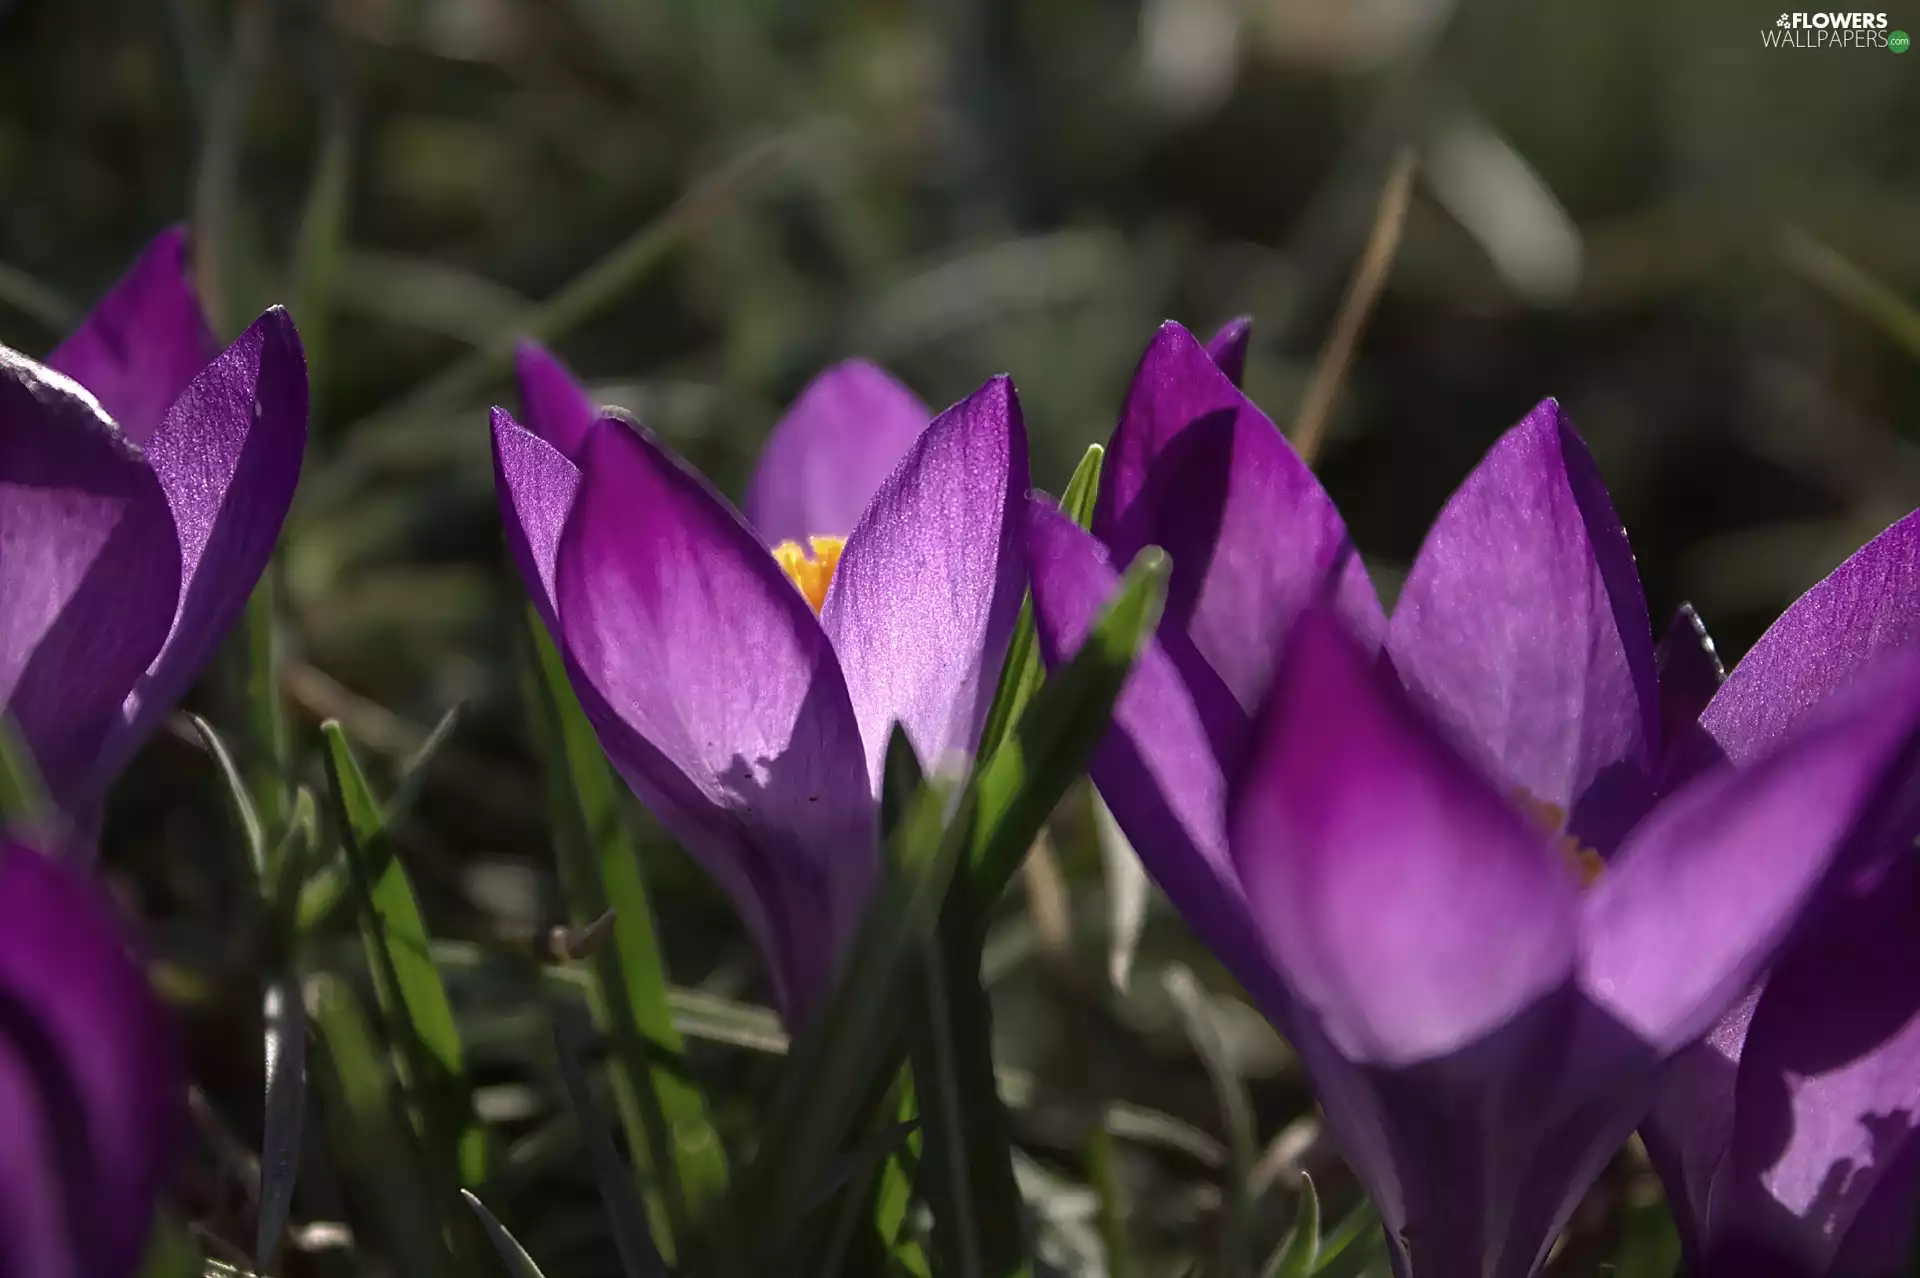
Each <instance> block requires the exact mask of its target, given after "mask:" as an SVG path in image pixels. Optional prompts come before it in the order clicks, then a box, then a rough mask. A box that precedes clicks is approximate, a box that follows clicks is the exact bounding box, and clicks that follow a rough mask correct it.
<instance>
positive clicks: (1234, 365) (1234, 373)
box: [1207, 315, 1253, 386]
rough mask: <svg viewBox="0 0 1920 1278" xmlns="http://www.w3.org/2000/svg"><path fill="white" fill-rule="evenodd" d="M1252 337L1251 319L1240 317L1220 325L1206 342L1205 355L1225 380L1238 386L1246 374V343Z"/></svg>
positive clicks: (1250, 317) (1249, 316)
mask: <svg viewBox="0 0 1920 1278" xmlns="http://www.w3.org/2000/svg"><path fill="white" fill-rule="evenodd" d="M1252 337H1253V317H1252V316H1251V315H1242V316H1239V317H1238V318H1236V319H1230V320H1228V321H1227V322H1226V323H1225V324H1223V325H1221V327H1220V331H1219V332H1217V333H1215V334H1214V335H1213V336H1212V338H1210V339H1209V340H1208V342H1207V354H1208V355H1210V356H1211V357H1212V358H1213V362H1214V363H1215V364H1217V365H1219V366H1220V371H1221V372H1222V373H1225V374H1226V376H1227V380H1228V381H1230V382H1232V383H1233V384H1234V385H1235V386H1238V385H1239V384H1240V383H1241V382H1242V381H1243V380H1244V379H1245V378H1246V373H1247V342H1248V341H1249V340H1251V338H1252Z"/></svg>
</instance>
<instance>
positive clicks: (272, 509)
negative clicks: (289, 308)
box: [93, 306, 307, 787]
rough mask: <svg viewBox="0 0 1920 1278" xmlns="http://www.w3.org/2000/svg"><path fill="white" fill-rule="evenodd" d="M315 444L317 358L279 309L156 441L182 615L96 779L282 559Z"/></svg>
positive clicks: (185, 400)
mask: <svg viewBox="0 0 1920 1278" xmlns="http://www.w3.org/2000/svg"><path fill="white" fill-rule="evenodd" d="M306 448H307V357H306V354H305V352H304V351H302V350H301V348H300V334H299V333H298V332H296V331H295V329H294V327H293V321H292V320H291V319H289V318H288V317H287V313H286V311H284V310H282V309H281V308H280V307H277V306H276V307H274V308H272V309H271V310H269V311H267V312H266V313H265V314H264V315H262V316H261V317H260V318H259V319H257V320H255V321H254V322H253V325H252V327H250V328H248V329H247V331H246V332H244V333H242V334H241V335H240V337H239V339H238V340H237V341H235V342H234V344H233V345H231V346H229V347H228V348H227V349H226V350H225V351H223V352H222V353H221V354H220V356H219V357H218V358H217V359H215V360H214V361H213V362H212V363H211V364H209V365H207V366H206V367H205V368H204V369H202V370H201V371H200V373H199V375H198V376H196V377H195V378H194V379H193V381H192V383H191V384H189V385H188V387H187V389H186V390H185V391H184V392H182V393H181V395H180V397H179V398H178V399H177V400H175V401H174V404H173V407H172V408H170V409H168V410H167V415H166V419H165V420H164V421H162V422H161V424H160V429H159V430H157V431H155V432H154V434H153V438H151V439H149V440H148V441H147V444H146V455H147V464H148V465H150V466H151V467H153V473H154V475H155V476H156V477H157V478H158V479H159V480H160V487H161V488H162V489H164V490H165V492H166V494H167V503H168V505H169V506H170V507H171V508H172V510H173V521H174V525H175V527H176V528H177V529H178V531H179V537H180V608H179V611H178V612H177V613H176V614H175V616H174V620H173V628H172V630H171V632H170V633H169V634H168V636H167V641H166V644H165V645H164V646H163V647H162V648H161V649H160V653H159V655H158V656H156V657H155V658H154V660H153V664H152V665H150V666H149V667H148V668H147V673H146V675H145V677H143V678H142V679H141V680H140V682H139V683H138V684H137V685H136V686H135V687H134V689H133V691H132V693H131V694H129V695H128V697H127V701H126V705H125V707H124V708H123V710H122V713H121V718H122V721H123V722H122V725H121V727H120V728H119V729H118V730H117V731H115V732H114V734H113V736H112V737H111V738H110V739H109V741H108V742H107V744H106V746H105V748H104V750H103V752H102V756H101V758H100V760H99V762H98V763H97V764H96V766H95V768H94V772H93V784H94V785H95V786H97V787H104V786H105V785H106V784H107V783H108V782H110V781H112V779H113V778H114V776H115V775H116V774H117V773H118V772H119V770H120V769H121V768H122V767H124V766H125V765H126V762H127V760H128V759H129V758H131V757H132V755H133V752H134V751H135V750H137V749H138V748H139V746H140V743H141V742H142V741H144V740H146V738H147V736H148V735H149V734H150V733H151V732H152V731H153V729H154V728H155V727H157V726H158V725H159V723H160V720H161V719H162V718H163V717H164V716H165V715H166V714H167V712H168V711H169V710H171V709H172V708H173V705H174V703H175V702H176V701H178V700H179V699H180V698H181V697H182V696H184V695H185V694H186V692H187V689H188V688H189V687H191V686H192V684H193V681H194V680H195V679H197V678H199V677H200V672H201V670H203V669H204V668H205V667H206V664H207V663H208V662H209V661H211V660H212V659H213V654H214V651H215V650H216V649H217V648H218V647H219V646H220V641H221V640H222V639H223V638H225V636H226V633H227V631H228V630H229V629H230V628H231V627H232V626H233V623H234V622H235V621H237V620H238V619H239V617H240V614H241V613H242V612H243V611H244V610H245V609H246V606H247V599H248V598H249V597H250V596H251V595H252V594H253V588H254V586H255V585H256V584H257V583H258V582H259V580H260V574H261V573H263V572H265V571H266V567H267V563H268V561H269V560H271V559H272V558H273V547H274V543H275V542H277V541H278V540H279V539H280V526H281V524H283V523H285V522H286V518H287V509H288V507H290V506H291V505H292V504H293V490H294V485H295V484H297V483H298V482H299V479H300V462H301V459H302V457H304V456H305V454H306Z"/></svg>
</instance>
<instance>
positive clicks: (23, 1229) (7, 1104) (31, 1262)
mask: <svg viewBox="0 0 1920 1278" xmlns="http://www.w3.org/2000/svg"><path fill="white" fill-rule="evenodd" d="M181 1082H182V1080H181V1077H180V1072H179V1068H178V1057H177V1053H176V1051H175V1045H174V1041H173V1035H172V1031H171V1028H170V1026H169V1025H168V1024H167V1021H166V1019H165V1017H164V1016H163V1014H162V1012H161V1009H160V1006H159V1003H158V1001H157V1000H156V999H155V998H154V997H153V994H152V991H151V990H150V988H149V987H148V984H147V980H146V974H145V973H144V972H143V971H142V970H141V967H140V965H139V964H137V963H136V962H134V961H133V959H132V958H131V956H129V954H128V953H127V950H126V943H125V941H124V940H123V939H122V938H121V935H120V931H119V928H118V926H117V923H116V920H115V918H114V914H113V911H112V909H111V908H110V906H109V904H108V902H107V901H106V900H105V899H104V898H103V897H102V896H101V894H100V893H99V891H98V889H97V888H95V887H94V885H93V884H91V883H90V882H88V881H86V880H85V879H84V878H83V877H82V876H80V875H79V874H77V873H75V872H74V871H72V870H71V869H69V868H68V867H66V866H63V865H61V864H59V863H57V862H55V861H53V860H50V859H49V858H47V857H44V856H42V855H40V854H39V853H38V852H36V851H34V850H32V849H31V848H28V847H25V846H23V845H21V844H19V843H17V842H13V841H11V840H7V841H0V1203H4V1204H5V1207H6V1210H5V1215H6V1222H7V1228H6V1229H5V1230H3V1231H0V1273H7V1274H19V1275H28V1274H31V1275H34V1276H35V1278H125V1276H126V1275H131V1274H133V1273H134V1272H135V1271H136V1270H137V1268H138V1266H139V1261H140V1255H141V1248H142V1245H143V1243H144V1240H145V1237H146V1232H147V1226H148V1223H149V1222H150V1221H151V1220H152V1218H153V1212H154V1206H155V1197H156V1195H157V1193H158V1191H159V1188H160V1183H161V1178H162V1176H163V1174H164V1172H165V1171H166V1168H167V1164H168V1163H169V1162H170V1161H171V1159H172V1156H173V1155H174V1153H175V1152H176V1148H177V1142H178V1139H179V1137H180V1135H181V1134H182V1124H181V1123H180V1121H179V1119H180V1105H179V1101H178V1097H179V1096H180V1095H182V1094H183V1093H182V1092H181V1090H180V1088H181Z"/></svg>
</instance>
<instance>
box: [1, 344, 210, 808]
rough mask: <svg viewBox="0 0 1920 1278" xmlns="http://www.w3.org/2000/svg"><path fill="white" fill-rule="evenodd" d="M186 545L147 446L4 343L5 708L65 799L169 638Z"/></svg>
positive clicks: (57, 793) (68, 800) (67, 384)
mask: <svg viewBox="0 0 1920 1278" xmlns="http://www.w3.org/2000/svg"><path fill="white" fill-rule="evenodd" d="M179 587H180V548H179V541H178V539H177V538H176V537H175V535H174V529H173V518H172V516H171V515H170V514H169V513H168V511H167V499H166V494H165V493H164V492H162V491H161V488H160V485H159V484H158V483H157V482H156V481H155V480H154V476H153V472H152V471H151V470H150V469H148V467H147V464H146V462H145V461H143V460H142V459H141V457H140V454H139V450H138V449H136V448H134V447H133V446H132V445H131V444H129V443H128V442H127V441H126V440H125V439H124V438H122V437H121V436H120V434H119V432H118V431H116V430H115V429H114V426H113V423H112V422H110V421H109V420H107V418H106V416H105V415H104V414H103V413H102V412H101V411H100V408H99V405H98V404H96V403H95V402H94V401H93V400H92V399H91V398H90V397H89V396H88V395H87V394H86V392H85V391H83V390H82V389H81V388H80V387H79V386H78V385H76V384H75V383H73V382H71V381H69V380H68V379H67V378H65V377H62V376H61V375H59V374H57V373H53V372H50V371H48V370H47V369H45V368H43V367H41V366H40V365H38V364H35V363H34V362H33V361H32V360H29V359H26V358H25V357H23V356H20V355H17V354H15V353H14V352H12V351H10V350H7V349H6V348H4V347H0V599H4V600H5V601H6V606H5V608H4V609H0V707H4V709H5V710H6V712H7V713H9V714H11V715H12V716H13V717H14V719H15V720H16V721H17V722H18V724H19V728H20V731H21V733H22V734H23V736H24V738H25V741H26V744H27V746H28V748H29V749H30V750H31V751H32V752H33V755H34V758H35V760H36V762H37V763H38V764H39V767H40V770H41V772H42V773H43V774H44V776H45V778H46V781H47V783H48V785H49V786H50V787H51V789H52V790H53V792H54V794H55V796H56V797H57V798H59V799H60V800H61V801H62V802H63V803H71V802H72V801H73V799H74V792H75V790H76V788H77V787H78V785H79V782H80V779H81V776H82V774H83V773H84V772H85V770H86V768H87V767H88V766H89V765H90V764H91V763H92V761H93V757H94V754H95V752H96V751H97V750H98V748H99V744H100V741H101V739H102V737H103V735H104V734H105V733H106V732H107V731H108V729H109V728H110V727H111V726H112V725H113V724H114V723H116V722H117V721H118V718H119V714H120V705H121V702H122V701H123V700H125V698H126V696H127V693H128V691H129V690H130V689H131V688H132V687H133V686H134V684H135V682H136V681H137V680H138V679H139V678H140V676H141V672H143V671H144V670H145V669H146V668H147V665H148V663H149V662H151V661H152V660H153V656H154V654H155V653H156V652H158V651H159V650H160V645H161V643H162V642H164V641H165V639H166V636H167V627H168V625H169V623H170V622H171V621H172V619H173V612H174V603H175V599H176V598H177V595H178V592H179Z"/></svg>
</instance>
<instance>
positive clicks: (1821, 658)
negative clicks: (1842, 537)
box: [1701, 510, 1920, 763]
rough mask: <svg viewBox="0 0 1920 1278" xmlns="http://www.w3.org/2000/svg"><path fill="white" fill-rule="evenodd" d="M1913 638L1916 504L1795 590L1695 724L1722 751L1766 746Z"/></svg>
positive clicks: (1738, 756) (1736, 754)
mask: <svg viewBox="0 0 1920 1278" xmlns="http://www.w3.org/2000/svg"><path fill="white" fill-rule="evenodd" d="M1916 645H1920V510H1917V511H1915V512H1913V513H1912V514H1910V515H1908V516H1907V517H1906V518H1905V519H1902V520H1901V521H1900V522H1898V523H1896V524H1894V525H1893V526H1892V527H1891V528H1889V529H1887V530H1886V531H1885V532H1883V533H1881V534H1880V535H1879V536H1878V537H1875V538H1874V539H1873V540H1872V541H1870V542H1868V543H1867V544H1866V545H1864V546H1862V547H1861V548H1860V549H1859V550H1858V551H1856V552H1854V554H1853V556H1852V557H1851V558H1850V559H1848V560H1847V561H1846V562H1845V563H1843V564H1841V565H1840V566H1839V567H1838V568H1836V569H1834V570H1833V572H1832V574H1831V575H1829V576H1828V577H1827V578H1826V580H1824V581H1822V582H1821V583H1820V584H1819V585H1817V586H1815V587H1814V588H1813V589H1811V590H1809V591H1807V593H1806V594H1804V595H1802V596H1800V598H1799V599H1798V600H1796V601H1795V602H1794V604H1793V606H1792V607H1790V608H1788V609H1787V610H1786V611H1785V612H1784V613H1782V614H1781V615H1780V619H1779V620H1778V621H1776V622H1774V623H1773V625H1772V626H1771V627H1770V628H1769V629H1768V630H1767V633H1766V634H1764V635H1762V636H1760V642H1758V643H1756V644H1755V645H1754V646H1753V647H1752V648H1751V649H1749V650H1748V652H1747V655H1746V656H1745V657H1743V658H1741V660H1740V664H1739V665H1737V666H1735V667H1734V669H1733V673H1732V674H1730V675H1728V676H1727V682H1726V683H1725V684H1724V685H1723V686H1722V687H1721V689H1720V692H1719V695H1717V696H1715V697H1714V699H1713V702H1712V704H1710V705H1709V706H1708V707H1707V709H1706V712H1705V713H1704V714H1703V715H1702V716H1701V723H1702V724H1703V725H1704V726H1705V727H1706V729H1707V731H1708V732H1710V733H1712V735H1713V739H1714V740H1715V741H1716V742H1717V743H1718V744H1719V746H1720V748H1721V750H1722V751H1724V752H1725V753H1726V755H1727V757H1728V758H1730V759H1732V760H1733V761H1734V762H1736V763H1741V762H1744V761H1746V760H1747V759H1750V758H1752V757H1753V756H1754V755H1756V754H1758V753H1759V752H1761V751H1763V750H1765V749H1767V748H1768V747H1769V746H1770V745H1771V744H1772V743H1773V742H1775V741H1777V740H1778V739H1779V738H1780V736H1781V735H1782V734H1783V733H1785V732H1786V731H1787V730H1788V729H1789V728H1791V727H1792V726H1793V725H1794V723H1796V722H1797V721H1798V720H1799V718H1800V716H1801V715H1803V714H1805V713H1806V712H1807V711H1808V710H1809V709H1811V708H1812V707H1813V706H1815V705H1817V704H1818V703H1819V702H1820V700H1821V699H1822V698H1823V697H1825V696H1826V695H1827V694H1828V693H1830V692H1832V691H1833V690H1834V689H1836V688H1839V687H1841V686H1842V685H1843V684H1845V683H1846V682H1847V681H1848V680H1850V679H1852V678H1853V677H1854V676H1855V675H1857V674H1859V673H1860V671H1861V670H1863V669H1865V668H1866V667H1868V666H1870V665H1871V664H1872V663H1873V662H1874V661H1875V660H1877V659H1878V658H1879V657H1880V656H1882V655H1883V654H1885V653H1888V652H1892V651H1894V650H1896V649H1900V648H1907V647H1913V646H1916Z"/></svg>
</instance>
